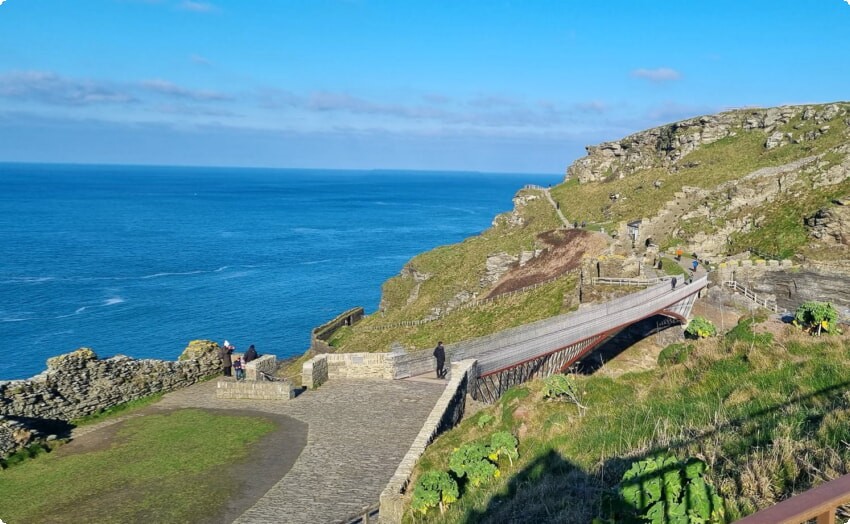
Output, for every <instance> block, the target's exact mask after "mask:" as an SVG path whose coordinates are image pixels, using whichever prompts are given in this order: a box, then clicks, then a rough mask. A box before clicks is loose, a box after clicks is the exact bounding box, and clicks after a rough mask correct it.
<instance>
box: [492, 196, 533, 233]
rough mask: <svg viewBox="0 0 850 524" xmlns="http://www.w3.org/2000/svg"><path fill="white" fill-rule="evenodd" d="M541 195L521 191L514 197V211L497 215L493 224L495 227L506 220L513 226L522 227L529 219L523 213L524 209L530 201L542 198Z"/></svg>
mask: <svg viewBox="0 0 850 524" xmlns="http://www.w3.org/2000/svg"><path fill="white" fill-rule="evenodd" d="M540 198H541V197H540V195H538V194H535V193H527V192H520V193H519V194H518V195H516V196H515V197H514V198H513V204H514V208H513V210H512V211H509V212H507V213H502V214H500V215H496V218H494V219H493V223H492V224H491V225H492V226H493V227H496V226H498V225H499V224H500V223H502V222H505V223H507V224H508V225H509V226H511V227H522V226H524V225H525V224H526V223H527V219H526V218H525V216H524V215H523V213H522V209H523V208H524V207H525V206H527V205H528V204H529V203H530V202H533V201H535V200H538V199H540Z"/></svg>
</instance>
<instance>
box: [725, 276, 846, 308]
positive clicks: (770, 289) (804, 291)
mask: <svg viewBox="0 0 850 524" xmlns="http://www.w3.org/2000/svg"><path fill="white" fill-rule="evenodd" d="M735 280H737V281H739V282H741V283H742V284H744V285H745V286H747V287H748V288H750V289H753V290H754V291H755V292H756V294H757V295H758V296H766V297H772V298H774V300H776V303H777V304H778V305H779V306H780V307H783V308H785V309H787V310H789V311H794V310H795V309H796V308H797V306H799V305H800V304H801V303H803V302H805V301H807V300H818V301H823V302H830V303H832V304H833V305H834V306H836V308H837V309H838V311H839V313H840V314H841V316H843V317H844V318H850V275H848V274H847V273H845V272H836V271H831V270H826V269H814V268H809V269H801V270H799V271H764V272H760V271H757V270H755V269H754V270H753V271H751V272H747V271H744V270H738V271H737V272H736V275H735Z"/></svg>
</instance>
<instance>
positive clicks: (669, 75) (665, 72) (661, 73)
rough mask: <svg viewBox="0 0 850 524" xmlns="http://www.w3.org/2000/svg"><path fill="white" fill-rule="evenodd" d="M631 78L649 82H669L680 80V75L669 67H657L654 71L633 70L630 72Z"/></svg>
mask: <svg viewBox="0 0 850 524" xmlns="http://www.w3.org/2000/svg"><path fill="white" fill-rule="evenodd" d="M632 76H633V77H635V78H643V79H645V80H649V81H650V82H670V81H672V80H678V79H680V78H682V74H681V73H679V72H678V71H676V70H675V69H671V68H669V67H659V68H656V69H635V70H634V71H632Z"/></svg>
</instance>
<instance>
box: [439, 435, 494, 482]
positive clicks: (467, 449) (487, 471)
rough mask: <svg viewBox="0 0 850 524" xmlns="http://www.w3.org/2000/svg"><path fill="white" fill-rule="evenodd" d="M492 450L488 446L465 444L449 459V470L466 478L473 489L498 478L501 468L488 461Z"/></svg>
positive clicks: (459, 476)
mask: <svg viewBox="0 0 850 524" xmlns="http://www.w3.org/2000/svg"><path fill="white" fill-rule="evenodd" d="M489 455H490V448H489V446H487V445H486V444H480V443H471V444H464V445H463V446H461V447H459V448H458V449H456V450H454V451H453V452H452V454H451V457H450V458H449V469H451V470H452V472H453V473H454V474H455V475H457V477H458V478H463V477H466V479H467V480H468V481H469V482H470V484H472V486H473V487H478V486H480V485H481V484H484V483H487V482H489V481H490V479H491V478H498V477H499V475H500V472H499V468H498V467H497V466H496V464H494V463H493V462H490V460H488V457H489Z"/></svg>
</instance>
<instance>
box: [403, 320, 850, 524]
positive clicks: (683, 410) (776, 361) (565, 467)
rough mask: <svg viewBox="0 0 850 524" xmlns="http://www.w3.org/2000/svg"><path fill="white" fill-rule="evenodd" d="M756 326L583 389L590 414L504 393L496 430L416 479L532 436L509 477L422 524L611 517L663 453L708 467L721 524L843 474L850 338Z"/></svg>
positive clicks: (459, 436) (849, 425)
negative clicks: (634, 478) (641, 471)
mask: <svg viewBox="0 0 850 524" xmlns="http://www.w3.org/2000/svg"><path fill="white" fill-rule="evenodd" d="M761 321H762V319H759V318H757V317H747V318H745V319H744V320H743V321H742V322H741V323H740V324H739V325H738V326H737V327H736V328H735V329H733V330H731V331H730V332H729V333H727V334H726V335H725V336H723V337H713V338H707V339H699V340H695V341H694V342H693V343H691V344H689V346H683V347H682V346H680V347H678V348H676V349H671V348H666V349H665V352H666V353H667V354H669V355H671V356H670V357H665V358H664V359H661V358H660V360H665V361H666V365H665V366H664V367H660V368H656V369H653V370H648V371H641V372H631V373H627V374H625V375H622V376H620V377H619V378H617V379H616V380H615V379H611V378H608V377H604V376H586V377H585V376H577V377H574V380H575V384H576V392H577V395H578V396H579V398H580V399H581V402H582V404H583V405H584V406H586V407H587V410H586V411H585V412H584V413H583V414H582V413H581V410H580V409H579V407H578V406H576V405H574V404H572V403H570V402H545V401H544V399H545V397H546V395H548V394H550V393H551V388H550V387H548V386H547V385H546V384H545V383H544V381H542V380H540V381H533V382H530V383H527V384H524V385H523V386H521V387H517V388H513V389H511V390H509V391H508V393H506V394H505V395H504V396H503V397H502V398H501V399H500V400H499V401H498V402H497V403H496V404H494V405H492V406H490V407H488V408H486V410H485V411H484V412H483V413H486V414H489V415H491V416H492V417H493V421H492V422H490V423H489V424H487V425H486V427H485V428H481V427H479V426H478V424H477V422H478V420H480V417H481V416H482V415H481V414H479V415H476V416H475V417H472V418H470V419H468V420H464V421H463V422H461V424H460V425H459V426H458V427H457V428H455V429H454V430H451V431H449V432H447V433H445V434H443V435H441V436H440V437H439V438H437V439H436V440H435V441H434V443H433V444H432V445H431V446H430V447H429V448H428V449H427V450H426V452H425V454H424V456H423V457H422V459H421V461H420V464H419V466H418V468H420V469H419V471H428V470H446V469H447V467H448V464H447V462H448V456H449V455H450V454H451V450H452V449H455V448H458V449H460V448H462V447H463V446H466V445H468V444H469V443H475V442H481V441H482V440H483V439H485V438H487V435H489V434H492V433H493V432H499V431H507V432H508V433H510V434H513V435H524V436H522V437H521V438H520V441H519V445H518V453H519V458H518V459H517V460H514V467H513V468H512V469H511V471H510V473H508V472H505V474H503V475H502V476H501V477H500V478H498V479H491V480H490V482H489V483H487V484H486V485H485V484H482V486H481V487H479V488H477V489H475V490H465V489H464V487H463V486H461V496H460V498H459V500H458V501H457V502H456V503H455V504H453V505H452V506H451V507H449V508H447V509H446V512H445V514H443V515H430V514H429V515H428V516H427V519H426V521H428V522H479V521H488V522H489V521H494V519H496V520H501V521H510V520H512V519H513V520H517V519H522V520H527V521H535V520H537V521H541V522H543V521H557V520H559V519H560V520H567V521H575V522H590V521H591V520H592V519H593V518H594V517H599V518H602V519H606V518H613V516H612V515H611V514H610V513H606V511H608V510H606V507H608V506H606V504H608V503H609V502H610V501H612V500H619V501H621V502H622V501H623V499H624V497H625V494H624V493H623V491H622V489H621V488H623V487H624V484H621V483H620V481H621V479H622V478H623V475H624V474H625V473H626V472H627V471H629V469H631V468H632V466H633V464H635V463H639V462H640V461H643V460H646V459H651V458H654V457H657V456H659V455H661V456H664V457H668V456H671V457H675V460H676V461H677V464H685V465H687V464H689V463H688V462H687V461H688V459H689V458H690V457H700V459H701V460H702V461H703V462H704V463H705V465H706V469H705V471H704V472H702V473H701V475H702V477H701V478H703V479H704V481H705V483H706V484H708V485H711V486H713V488H712V489H711V490H710V496H709V498H708V499H707V500H715V501H716V499H714V496H715V495H716V496H719V497H721V498H722V499H723V507H722V510H723V511H724V516H723V518H722V519H721V520H725V521H732V520H734V519H737V518H740V517H741V516H743V515H746V514H749V513H752V512H754V511H755V510H756V509H758V508H761V507H765V506H767V505H770V504H772V503H774V502H775V501H778V500H780V499H782V498H784V497H787V496H788V495H789V494H791V493H792V492H800V491H803V490H805V489H807V488H809V487H811V486H813V485H814V484H816V483H818V482H821V481H822V480H823V478H824V477H826V478H834V477H837V476H839V475H842V474H845V473H847V472H848V470H847V467H846V464H847V463H850V449H848V448H847V446H846V445H844V444H842V442H846V441H848V439H850V398H848V397H847V396H846V395H845V394H844V393H845V391H846V389H847V387H848V385H850V382H848V380H847V376H850V362H848V359H847V358H846V355H847V354H848V352H850V337H848V336H843V335H841V336H834V337H828V338H820V339H811V338H809V337H808V336H803V335H797V334H794V333H793V332H791V331H789V332H787V334H784V335H783V338H782V339H781V340H780V341H779V342H776V341H774V339H773V337H772V336H771V335H770V334H769V333H756V332H754V330H753V328H754V326H756V325H757V324H758V323H759V322H761ZM479 454H480V453H479ZM742 465H745V466H742ZM677 471H680V472H681V471H682V469H681V468H680V469H678V470H677ZM679 480H680V481H681V482H682V485H683V490H686V489H687V488H686V487H685V486H686V485H687V482H691V481H692V480H694V481H695V479H692V478H690V477H688V476H687V473H683V474H680V475H679ZM695 483H696V484H699V482H698V481H695ZM566 486H569V487H568V488H567V487H566ZM680 493H683V492H680ZM682 496H684V495H682ZM659 500H660V499H659ZM664 500H667V499H666V498H665V499H664ZM679 500H680V501H681V499H679ZM670 507H671V508H672V507H673V506H672V505H671V506H670ZM485 514H486V517H485ZM708 521H711V520H710V519H709V520H708Z"/></svg>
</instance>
